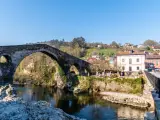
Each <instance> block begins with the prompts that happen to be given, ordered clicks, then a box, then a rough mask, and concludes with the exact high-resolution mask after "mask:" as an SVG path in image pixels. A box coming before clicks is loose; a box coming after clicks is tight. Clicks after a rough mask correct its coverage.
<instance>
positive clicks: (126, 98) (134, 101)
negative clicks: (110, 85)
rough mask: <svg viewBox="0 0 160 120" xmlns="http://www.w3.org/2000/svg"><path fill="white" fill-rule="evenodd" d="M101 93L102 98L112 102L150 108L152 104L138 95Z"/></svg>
mask: <svg viewBox="0 0 160 120" xmlns="http://www.w3.org/2000/svg"><path fill="white" fill-rule="evenodd" d="M99 95H101V96H102V99H104V100H107V101H110V102H112V103H118V104H124V105H130V106H134V107H138V108H149V107H150V106H151V105H150V103H149V102H148V101H147V100H146V99H145V98H143V97H140V96H137V95H132V94H125V93H117V92H100V93H99Z"/></svg>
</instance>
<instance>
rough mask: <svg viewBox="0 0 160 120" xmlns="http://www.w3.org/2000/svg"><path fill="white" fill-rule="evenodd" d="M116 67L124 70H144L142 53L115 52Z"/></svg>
mask: <svg viewBox="0 0 160 120" xmlns="http://www.w3.org/2000/svg"><path fill="white" fill-rule="evenodd" d="M117 67H118V68H119V69H120V70H122V71H124V72H139V71H143V70H145V54H144V53H134V52H133V51H132V52H128V53H121V54H117Z"/></svg>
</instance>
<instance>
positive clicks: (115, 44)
mask: <svg viewBox="0 0 160 120" xmlns="http://www.w3.org/2000/svg"><path fill="white" fill-rule="evenodd" d="M111 46H113V47H116V48H119V45H118V43H116V42H115V41H113V42H112V43H111Z"/></svg>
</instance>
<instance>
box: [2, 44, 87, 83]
mask: <svg viewBox="0 0 160 120" xmlns="http://www.w3.org/2000/svg"><path fill="white" fill-rule="evenodd" d="M36 52H42V53H44V54H46V55H48V56H50V57H51V58H52V59H54V60H56V61H57V63H58V64H59V66H60V67H61V68H62V69H63V70H64V73H65V74H66V75H67V74H68V72H69V70H70V67H71V66H72V65H74V66H75V67H76V68H77V70H78V71H79V74H80V75H87V74H88V73H89V71H90V69H89V68H90V64H89V63H88V62H86V61H84V60H81V59H79V58H76V57H74V56H72V55H69V54H67V53H65V52H62V51H60V50H58V49H56V48H54V47H51V46H49V45H46V44H30V45H16V46H0V57H1V56H4V57H5V58H6V59H7V63H4V64H2V63H0V79H2V78H3V79H5V78H7V79H8V78H10V80H11V81H9V82H12V81H13V76H14V73H15V71H16V68H17V67H18V65H19V64H20V62H21V61H22V60H23V59H24V58H25V57H27V56H29V55H31V54H32V53H36ZM87 72H88V73H87Z"/></svg>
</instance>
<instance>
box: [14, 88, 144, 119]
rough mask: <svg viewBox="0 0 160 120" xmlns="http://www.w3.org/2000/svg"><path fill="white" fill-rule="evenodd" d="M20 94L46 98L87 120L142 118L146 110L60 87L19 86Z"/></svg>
mask: <svg viewBox="0 0 160 120" xmlns="http://www.w3.org/2000/svg"><path fill="white" fill-rule="evenodd" d="M17 90H18V91H17V93H18V96H21V97H23V99H25V100H27V101H38V100H45V101H48V102H50V103H51V104H52V105H53V106H54V107H57V108H61V109H62V110H63V111H65V112H67V113H69V114H72V115H75V116H78V117H82V118H86V119H87V120H117V119H121V120H122V119H127V120H134V119H135V120H142V119H143V115H144V112H145V111H144V110H140V109H135V108H131V107H128V106H122V105H118V104H111V103H109V102H106V101H103V100H101V99H99V97H96V96H92V95H88V94H83V95H78V96H76V95H73V94H71V93H67V92H64V91H63V90H60V89H54V88H51V87H37V86H17Z"/></svg>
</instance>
